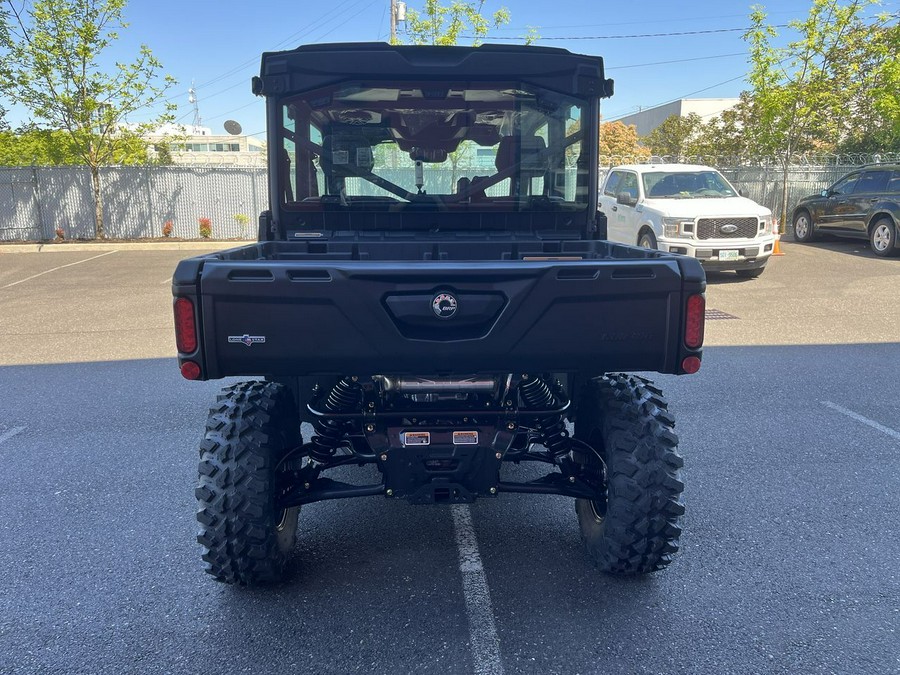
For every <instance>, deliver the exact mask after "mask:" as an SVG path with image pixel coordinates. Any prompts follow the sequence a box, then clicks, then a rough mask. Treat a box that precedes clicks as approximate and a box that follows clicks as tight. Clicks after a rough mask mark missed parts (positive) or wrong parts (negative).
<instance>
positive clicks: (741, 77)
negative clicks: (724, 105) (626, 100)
mask: <svg viewBox="0 0 900 675" xmlns="http://www.w3.org/2000/svg"><path fill="white" fill-rule="evenodd" d="M746 76H747V75H746V73H744V74H741V75H738V76H737V77H732V78H730V79H727V80H725V81H723V82H717V83H716V84H711V85H709V86H708V87H703V89H697V90H696V91H692V92H689V93H687V94H682V95H681V96H678V97H676V98H673V99H670V100H668V101H663V102H662V103H654V104H653V105H648V106H645V108H658V107H660V106H663V105H668V104H669V103H674V102H675V101H680V100H681V99H684V98H688V97H689V96H693V95H695V94H702V93H703V92H704V91H709V90H710V89H715V88H716V87H721V86H722V85H723V84H729V83H730V82H734V81H735V80H742V79H744V78H745V77H746ZM633 114H634V113H631V112H628V113H624V114H618V115H615V116H613V117H610V118H606V119H604V121H605V122H615V121H616V120H620V119H622V118H623V117H628V116H629V115H633Z"/></svg>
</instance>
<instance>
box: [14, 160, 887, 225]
mask: <svg viewBox="0 0 900 675" xmlns="http://www.w3.org/2000/svg"><path fill="white" fill-rule="evenodd" d="M601 160H602V161H601V167H602V169H601V179H602V176H604V175H605V173H606V171H608V169H609V167H611V166H616V165H619V164H632V163H644V164H646V163H651V162H652V163H662V162H676V163H690V164H705V165H707V166H714V167H716V168H717V169H719V170H720V171H721V172H722V173H723V174H724V175H725V176H726V177H727V178H728V179H729V180H730V181H731V182H732V183H734V184H735V185H736V186H737V187H738V188H743V189H744V190H745V191H746V193H747V195H748V196H749V197H750V198H751V199H754V200H755V201H757V202H759V203H760V204H762V205H764V206H767V207H768V208H770V209H772V212H773V213H774V214H776V216H778V215H780V214H781V213H782V194H783V190H782V186H783V185H784V180H785V172H784V169H783V166H782V165H781V163H780V162H779V161H775V160H766V159H746V158H734V157H710V156H702V157H651V158H646V157H645V158H633V157H602V158H601ZM878 162H898V163H900V153H893V154H883V155H824V156H823V155H816V156H811V155H797V156H795V157H792V158H791V163H790V165H789V166H788V170H787V174H786V176H787V199H786V202H785V203H786V206H787V213H788V214H790V210H791V208H793V205H794V204H796V203H797V201H798V200H799V199H800V198H801V197H803V196H805V195H809V194H815V193H817V192H819V191H820V190H822V189H823V188H825V187H828V186H829V185H831V184H832V183H834V182H835V181H836V180H837V179H838V178H840V177H841V176H842V175H844V174H845V173H847V172H848V171H850V170H852V169H854V168H856V167H859V166H862V165H865V164H872V163H878ZM392 171H393V172H398V171H399V172H402V171H409V172H412V171H413V169H408V170H407V169H394V170H392ZM471 171H476V172H481V173H485V169H484V167H475V168H464V167H460V168H459V169H458V172H450V171H447V170H443V169H434V170H431V171H428V172H427V173H428V179H429V181H434V182H435V183H434V184H436V185H441V186H445V184H446V186H449V185H451V184H452V183H453V182H454V180H455V178H456V177H457V176H458V175H463V173H465V172H471ZM487 173H490V171H487ZM388 178H389V179H390V180H394V181H395V182H404V181H406V182H409V181H410V180H412V181H413V182H414V178H412V174H411V175H410V176H405V175H404V176H400V175H394V174H393V173H392V175H391V176H389V177H388ZM101 180H102V186H103V207H104V223H105V228H106V236H107V237H110V238H114V239H141V238H154V237H162V236H163V228H164V227H165V226H166V224H167V223H171V224H172V232H171V236H172V237H179V238H183V239H196V238H199V237H200V230H199V222H198V220H199V219H200V218H208V219H209V220H210V221H211V225H212V238H214V239H247V240H252V239H255V238H256V219H257V216H258V215H259V213H260V211H263V210H264V209H266V208H268V196H267V192H266V190H267V187H266V168H265V167H258V166H256V167H232V166H162V167H160V166H156V167H130V166H129V167H108V168H104V169H102V170H101ZM357 180H361V179H357ZM358 187H359V189H363V187H362V186H358ZM444 189H445V187H441V188H439V190H438V191H444ZM498 189H499V188H498ZM784 225H787V223H785V224H784ZM57 229H61V230H62V232H63V233H64V236H65V237H66V238H67V239H91V238H93V236H94V202H93V197H92V194H91V179H90V173H89V172H88V170H87V168H85V167H77V166H76V167H70V166H66V167H8V168H3V167H0V241H47V240H51V239H54V238H55V237H56V231H57Z"/></svg>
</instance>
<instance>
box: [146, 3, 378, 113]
mask: <svg viewBox="0 0 900 675" xmlns="http://www.w3.org/2000/svg"><path fill="white" fill-rule="evenodd" d="M351 2H353V0H341V2H339V3H338V4H337V6H336V7H334V8H332V9H331V10H330V11H329V12H328V13H326V14H323V15H322V16H320V17H319V18H318V19H316V20H315V21H312V22H311V23H309V24H307V25H306V26H305V27H304V28H303V29H302V30H299V31H296V32H294V33H291V34H290V35H288V36H287V37H286V38H284V39H283V40H281V41H280V42H277V43H275V45H274V47H273V49H277V48H279V47H281V46H284V45H286V44H287V43H289V42H291V41H292V40H294V39H297V38H300V37H303V36H304V35H308V34H309V33H312V32H313V31H314V30H316V29H317V28H319V27H320V26H321V25H324V24H328V23H330V22H331V21H334V20H335V19H337V18H339V17H340V16H341V15H342V14H345V13H346V12H348V11H349V10H352V9H353V8H355V7H356V6H358V5H360V4H362V3H363V2H365V0H356V2H355V3H354V4H353V5H351V6H350V7H345V8H344V9H343V10H341V9H340V8H341V6H342V5H347V4H349V3H351ZM373 4H374V3H373ZM258 62H259V56H254V57H253V58H251V59H247V60H246V61H243V62H242V63H240V64H239V65H237V66H235V67H233V68H231V69H230V70H227V71H225V72H224V73H222V74H220V75H217V76H216V77H214V78H212V79H210V80H207V81H206V82H201V83H200V84H198V85H197V86H196V87H195V89H202V88H204V87H208V86H209V85H211V84H215V83H216V82H221V81H222V80H224V79H226V78H228V77H230V76H232V75H235V74H237V73H239V72H241V71H244V70H246V69H247V68H248V67H250V66H251V65H253V64H255V63H258ZM232 88H233V87H232ZM187 93H188V92H187V91H182V92H179V93H177V94H173V95H172V96H170V97H169V98H166V99H163V100H162V101H161V103H168V102H169V101H172V100H174V99H176V98H181V97H182V96H184V95H185V94H187ZM214 95H215V94H213V96H214ZM207 98H210V96H204V100H205V99H207Z"/></svg>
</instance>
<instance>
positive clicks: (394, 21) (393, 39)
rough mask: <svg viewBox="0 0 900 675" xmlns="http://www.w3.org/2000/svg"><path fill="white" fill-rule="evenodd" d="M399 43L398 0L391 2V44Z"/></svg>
mask: <svg viewBox="0 0 900 675" xmlns="http://www.w3.org/2000/svg"><path fill="white" fill-rule="evenodd" d="M396 43H397V0H391V44H392V45H393V44H396Z"/></svg>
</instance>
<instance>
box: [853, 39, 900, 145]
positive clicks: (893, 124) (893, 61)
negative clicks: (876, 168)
mask: <svg viewBox="0 0 900 675" xmlns="http://www.w3.org/2000/svg"><path fill="white" fill-rule="evenodd" d="M851 41H852V42H854V43H857V44H859V43H861V44H859V46H858V51H859V52H860V53H861V54H862V57H863V59H862V62H860V63H858V64H857V63H846V62H844V63H841V64H839V65H841V66H842V67H843V68H845V69H848V70H850V72H847V73H843V74H842V77H843V78H844V79H850V78H854V79H857V80H862V82H861V83H860V84H861V86H859V87H857V88H856V89H855V91H854V93H855V98H854V100H853V101H852V103H851V106H850V110H851V111H852V113H853V115H852V118H851V119H850V120H849V121H848V123H847V124H846V125H845V127H844V129H843V131H842V134H841V141H840V143H839V144H838V151H839V152H864V153H872V152H881V151H888V152H900V57H898V55H900V23H896V22H895V23H893V24H888V25H884V26H878V25H876V26H873V27H872V28H871V29H869V30H866V31H865V32H864V34H862V35H858V34H856V33H854V34H853V35H852V36H851Z"/></svg>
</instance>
